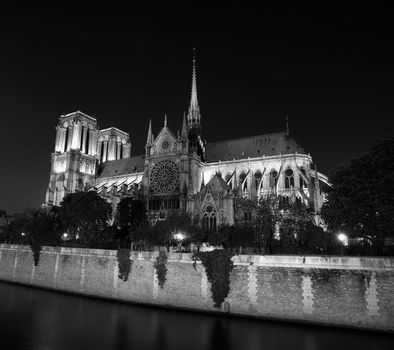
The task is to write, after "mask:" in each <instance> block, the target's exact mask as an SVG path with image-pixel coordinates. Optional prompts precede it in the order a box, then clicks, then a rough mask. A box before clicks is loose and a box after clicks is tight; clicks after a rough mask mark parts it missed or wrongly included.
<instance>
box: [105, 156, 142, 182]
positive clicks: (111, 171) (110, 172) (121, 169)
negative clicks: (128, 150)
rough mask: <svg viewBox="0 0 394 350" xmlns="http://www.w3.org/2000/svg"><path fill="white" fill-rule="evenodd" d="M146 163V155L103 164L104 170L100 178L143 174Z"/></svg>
mask: <svg viewBox="0 0 394 350" xmlns="http://www.w3.org/2000/svg"><path fill="white" fill-rule="evenodd" d="M144 162H145V156H144V155H140V156H134V157H130V158H123V159H117V160H112V161H110V162H106V163H104V164H103V169H102V170H101V172H100V174H99V177H111V176H119V175H126V174H132V173H141V172H143V171H144Z"/></svg>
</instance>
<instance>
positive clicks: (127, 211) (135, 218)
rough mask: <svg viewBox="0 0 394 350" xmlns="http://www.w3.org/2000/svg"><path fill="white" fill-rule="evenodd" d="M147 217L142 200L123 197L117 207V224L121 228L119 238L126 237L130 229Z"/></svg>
mask: <svg viewBox="0 0 394 350" xmlns="http://www.w3.org/2000/svg"><path fill="white" fill-rule="evenodd" d="M145 218H146V210H145V208H144V203H143V202H142V201H141V200H136V199H133V198H132V197H125V198H123V199H122V200H121V201H120V202H119V204H118V207H117V210H116V217H115V224H116V226H117V228H118V229H119V238H120V239H121V240H124V239H126V237H128V236H129V234H130V230H133V228H135V227H137V226H138V225H140V224H141V222H142V221H143V220H145Z"/></svg>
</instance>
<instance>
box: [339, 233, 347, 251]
mask: <svg viewBox="0 0 394 350" xmlns="http://www.w3.org/2000/svg"><path fill="white" fill-rule="evenodd" d="M338 239H339V240H340V241H341V252H342V254H341V255H343V246H344V245H345V241H347V236H346V235H345V234H344V233H340V234H338Z"/></svg>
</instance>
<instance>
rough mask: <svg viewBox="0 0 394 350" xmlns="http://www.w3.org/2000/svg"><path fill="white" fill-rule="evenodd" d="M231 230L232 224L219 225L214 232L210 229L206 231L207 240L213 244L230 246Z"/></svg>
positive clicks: (232, 228)
mask: <svg viewBox="0 0 394 350" xmlns="http://www.w3.org/2000/svg"><path fill="white" fill-rule="evenodd" d="M233 232H234V226H230V225H221V226H219V227H218V230H217V231H216V232H215V231H211V232H209V233H208V236H207V241H208V243H209V244H212V245H214V246H223V247H230V246H231V237H232V235H233Z"/></svg>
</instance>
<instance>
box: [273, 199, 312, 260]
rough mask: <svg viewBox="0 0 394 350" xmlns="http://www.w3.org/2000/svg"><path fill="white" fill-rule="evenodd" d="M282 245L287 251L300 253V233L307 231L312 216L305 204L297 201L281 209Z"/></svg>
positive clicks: (280, 228) (280, 229)
mask: <svg viewBox="0 0 394 350" xmlns="http://www.w3.org/2000/svg"><path fill="white" fill-rule="evenodd" d="M280 216H281V219H280V224H279V235H280V241H279V244H280V247H281V249H282V251H283V252H286V253H300V252H301V251H300V248H301V246H300V241H299V237H300V233H301V232H302V231H305V230H306V228H307V226H308V223H309V222H310V220H311V218H310V215H309V212H308V209H307V207H306V206H305V204H303V203H301V202H299V201H295V202H292V203H289V204H287V205H286V207H285V208H284V209H282V210H281V211H280Z"/></svg>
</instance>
